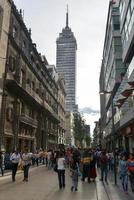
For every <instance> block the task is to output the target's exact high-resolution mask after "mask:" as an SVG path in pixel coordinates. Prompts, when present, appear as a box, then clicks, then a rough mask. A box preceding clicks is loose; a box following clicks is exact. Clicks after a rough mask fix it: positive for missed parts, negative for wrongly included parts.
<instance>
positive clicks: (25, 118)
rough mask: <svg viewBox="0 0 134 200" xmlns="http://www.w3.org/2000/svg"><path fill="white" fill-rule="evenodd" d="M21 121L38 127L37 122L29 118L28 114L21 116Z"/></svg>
mask: <svg viewBox="0 0 134 200" xmlns="http://www.w3.org/2000/svg"><path fill="white" fill-rule="evenodd" d="M20 121H22V122H24V123H26V124H30V125H32V126H34V127H37V125H38V122H37V120H35V119H33V118H31V117H29V116H27V115H26V114H21V116H20Z"/></svg>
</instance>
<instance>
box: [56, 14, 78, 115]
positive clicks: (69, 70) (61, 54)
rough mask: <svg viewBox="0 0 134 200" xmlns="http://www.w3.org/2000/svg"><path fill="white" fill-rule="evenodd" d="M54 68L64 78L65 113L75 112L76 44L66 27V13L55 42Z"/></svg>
mask: <svg viewBox="0 0 134 200" xmlns="http://www.w3.org/2000/svg"><path fill="white" fill-rule="evenodd" d="M56 43H57V55H56V67H57V71H58V73H62V74H63V75H64V78H65V89H66V111H75V110H76V105H75V104H76V50H77V43H76V39H75V37H74V34H73V32H72V31H71V29H70V28H69V26H68V11H67V13H66V27H65V28H63V29H62V33H60V34H59V37H58V39H57V41H56Z"/></svg>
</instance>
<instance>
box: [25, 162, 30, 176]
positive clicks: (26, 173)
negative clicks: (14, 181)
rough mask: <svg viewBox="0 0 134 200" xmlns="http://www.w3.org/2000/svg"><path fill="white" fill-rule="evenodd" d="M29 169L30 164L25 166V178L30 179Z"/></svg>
mask: <svg viewBox="0 0 134 200" xmlns="http://www.w3.org/2000/svg"><path fill="white" fill-rule="evenodd" d="M29 167H30V165H29V164H28V165H25V166H24V178H28V172H29Z"/></svg>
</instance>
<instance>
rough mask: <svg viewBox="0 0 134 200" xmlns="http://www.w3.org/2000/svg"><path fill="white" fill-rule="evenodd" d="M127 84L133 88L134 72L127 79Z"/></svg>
mask: <svg viewBox="0 0 134 200" xmlns="http://www.w3.org/2000/svg"><path fill="white" fill-rule="evenodd" d="M128 84H129V85H130V86H131V87H134V71H133V72H132V73H131V76H130V77H129V79H128Z"/></svg>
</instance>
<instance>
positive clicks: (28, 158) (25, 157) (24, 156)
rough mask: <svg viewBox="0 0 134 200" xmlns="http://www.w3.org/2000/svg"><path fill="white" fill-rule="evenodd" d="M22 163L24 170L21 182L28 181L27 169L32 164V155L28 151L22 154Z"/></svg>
mask: <svg viewBox="0 0 134 200" xmlns="http://www.w3.org/2000/svg"><path fill="white" fill-rule="evenodd" d="M22 162H23V170H24V179H23V181H26V182H27V181H28V175H29V167H30V166H31V162H32V154H31V153H28V149H27V148H26V149H25V152H24V153H23V154H22Z"/></svg>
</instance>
